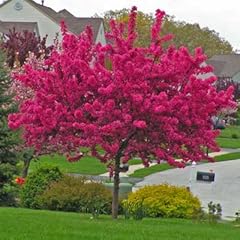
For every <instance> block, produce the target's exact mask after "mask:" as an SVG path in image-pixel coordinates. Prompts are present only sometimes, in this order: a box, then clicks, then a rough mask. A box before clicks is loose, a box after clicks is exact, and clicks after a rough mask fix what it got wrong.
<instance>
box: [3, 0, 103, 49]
mask: <svg viewBox="0 0 240 240" xmlns="http://www.w3.org/2000/svg"><path fill="white" fill-rule="evenodd" d="M62 20H64V22H65V23H66V25H67V27H68V30H69V32H71V33H73V34H80V33H81V32H82V31H83V30H84V28H85V27H86V26H87V25H90V26H92V29H93V33H94V40H95V42H100V43H102V44H106V39H105V33H104V26H103V19H102V18H79V17H75V16H74V15H72V14H71V13H70V12H68V11H67V10H66V9H63V10H61V11H59V12H56V11H55V10H53V9H52V8H50V7H47V6H44V1H43V0H42V5H41V4H38V3H36V2H34V1H33V0H6V1H4V2H3V3H2V4H1V5H0V33H6V32H8V30H9V29H10V28H13V27H15V29H16V30H17V31H23V30H29V31H32V32H35V33H36V35H39V36H40V37H41V38H43V37H45V36H46V35H47V36H48V38H47V45H51V44H53V41H54V39H55V38H56V34H58V36H59V39H60V40H61V38H62V36H61V34H60V22H61V21H62Z"/></svg>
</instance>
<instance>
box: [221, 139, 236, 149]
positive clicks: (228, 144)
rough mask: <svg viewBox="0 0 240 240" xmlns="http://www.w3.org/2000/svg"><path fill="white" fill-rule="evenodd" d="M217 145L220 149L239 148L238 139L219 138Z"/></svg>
mask: <svg viewBox="0 0 240 240" xmlns="http://www.w3.org/2000/svg"><path fill="white" fill-rule="evenodd" d="M217 143H218V145H219V147H221V148H234V149H236V148H240V139H235V138H222V137H219V138H217Z"/></svg>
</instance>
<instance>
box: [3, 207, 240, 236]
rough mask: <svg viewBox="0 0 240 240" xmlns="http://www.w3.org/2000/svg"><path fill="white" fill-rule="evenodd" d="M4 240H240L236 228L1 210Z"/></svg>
mask: <svg viewBox="0 0 240 240" xmlns="http://www.w3.org/2000/svg"><path fill="white" fill-rule="evenodd" d="M0 233H1V240H28V239H34V240H59V239H61V240H83V239H87V240H110V239H111V240H125V239H126V240H145V239H146V240H155V239H164V240H176V239H177V240H203V239H204V240H213V239H217V240H225V239H231V240H235V239H236V240H238V239H239V229H237V228H235V227H234V226H233V225H232V224H230V223H227V224H223V223H221V224H207V223H196V222H195V223H193V222H192V221H190V220H181V219H144V220H143V221H134V220H123V219H120V220H117V221H113V220H111V219H110V217H107V216H104V217H101V218H100V219H93V220H91V219H90V216H89V215H82V214H76V213H59V212H49V211H33V210H25V209H9V208H0Z"/></svg>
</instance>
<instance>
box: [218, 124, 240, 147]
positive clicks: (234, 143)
mask: <svg viewBox="0 0 240 240" xmlns="http://www.w3.org/2000/svg"><path fill="white" fill-rule="evenodd" d="M233 134H235V135H237V137H238V138H237V139H235V138H232V135H233ZM217 143H218V144H219V146H220V147H222V148H240V126H228V127H227V128H225V129H224V130H221V134H220V136H219V137H218V138H217Z"/></svg>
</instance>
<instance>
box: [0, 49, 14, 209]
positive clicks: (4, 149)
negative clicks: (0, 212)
mask: <svg viewBox="0 0 240 240" xmlns="http://www.w3.org/2000/svg"><path fill="white" fill-rule="evenodd" d="M4 63H5V62H4V56H3V53H2V52H0V206H1V205H11V204H13V202H14V196H13V195H12V190H13V185H14V184H13V182H12V181H13V176H14V174H17V167H16V164H17V158H16V154H15V150H14V147H15V145H16V136H15V134H13V132H12V131H11V130H10V129H9V128H8V126H7V116H8V114H9V113H11V112H13V110H14V107H13V105H12V96H10V95H8V94H7V92H8V89H9V87H10V79H9V72H8V71H7V70H6V67H5V66H4Z"/></svg>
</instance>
